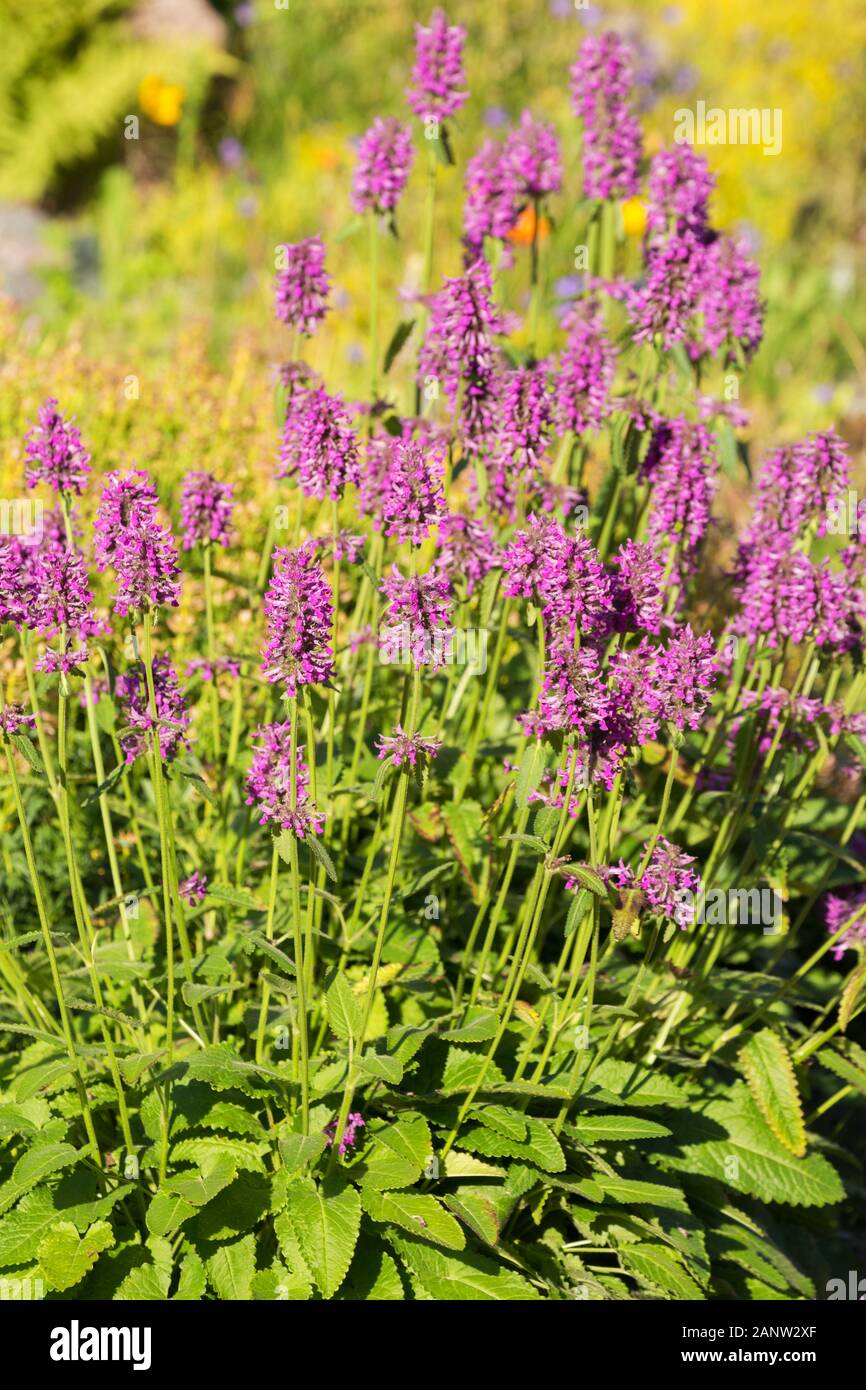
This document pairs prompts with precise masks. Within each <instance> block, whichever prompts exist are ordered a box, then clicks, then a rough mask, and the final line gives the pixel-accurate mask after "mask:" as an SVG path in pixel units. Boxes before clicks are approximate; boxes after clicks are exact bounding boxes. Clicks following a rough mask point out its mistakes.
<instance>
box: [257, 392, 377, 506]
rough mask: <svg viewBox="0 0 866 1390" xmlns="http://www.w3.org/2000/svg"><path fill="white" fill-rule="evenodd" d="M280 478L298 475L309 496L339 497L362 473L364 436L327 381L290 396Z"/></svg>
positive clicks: (278, 475) (335, 498) (282, 446)
mask: <svg viewBox="0 0 866 1390" xmlns="http://www.w3.org/2000/svg"><path fill="white" fill-rule="evenodd" d="M277 477H278V478H287V477H297V480H298V484H299V486H300V488H301V491H302V492H303V493H304V495H305V496H307V497H317V498H319V499H322V498H324V497H330V498H332V499H333V500H334V501H338V500H339V498H341V497H342V495H343V492H344V491H345V488H346V484H347V483H357V482H358V481H359V479H360V469H359V463H358V441H357V439H356V437H355V432H354V430H353V429H352V425H351V421H350V419H349V414H348V411H347V410H346V407H345V405H344V404H343V402H342V400H341V399H340V397H339V396H332V395H331V394H330V393H329V392H328V391H326V390H325V388H324V386H316V387H312V388H311V389H309V390H299V391H296V392H295V393H294V395H293V396H292V397H291V398H290V400H289V402H288V405H287V409H286V418H285V422H284V424H283V432H282V443H281V448H280V467H279V470H278V472H277Z"/></svg>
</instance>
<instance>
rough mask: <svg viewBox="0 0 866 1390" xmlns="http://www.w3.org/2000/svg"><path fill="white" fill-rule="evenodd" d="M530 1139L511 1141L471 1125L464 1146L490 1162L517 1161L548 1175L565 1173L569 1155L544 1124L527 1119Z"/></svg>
mask: <svg viewBox="0 0 866 1390" xmlns="http://www.w3.org/2000/svg"><path fill="white" fill-rule="evenodd" d="M526 1129H527V1135H526V1138H525V1139H524V1140H521V1141H517V1140H515V1139H507V1138H506V1137H505V1135H503V1134H498V1133H496V1132H495V1131H494V1130H492V1129H487V1128H486V1127H485V1126H484V1125H467V1126H466V1127H465V1128H464V1129H463V1130H462V1131H461V1136H460V1140H461V1143H462V1144H463V1145H464V1146H465V1147H466V1148H467V1149H471V1150H472V1151H473V1152H476V1153H480V1154H482V1155H483V1156H484V1157H486V1158H516V1159H519V1160H520V1162H522V1163H534V1164H535V1165H536V1166H537V1167H538V1168H543V1169H544V1171H545V1172H546V1173H562V1172H564V1171H565V1155H564V1154H563V1152H562V1148H561V1147H560V1144H559V1140H558V1139H557V1137H556V1135H555V1134H554V1133H553V1130H552V1129H550V1128H549V1126H548V1125H546V1124H545V1123H544V1121H543V1120H536V1119H534V1118H533V1117H532V1116H531V1115H527V1116H526Z"/></svg>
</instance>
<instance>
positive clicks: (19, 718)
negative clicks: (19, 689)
mask: <svg viewBox="0 0 866 1390" xmlns="http://www.w3.org/2000/svg"><path fill="white" fill-rule="evenodd" d="M35 728H36V720H35V718H34V716H33V715H32V714H28V713H27V711H26V710H25V708H24V706H23V705H6V707H5V708H4V709H0V733H4V734H6V736H7V738H10V737H11V736H12V735H13V734H28V733H30V731H31V730H32V729H35Z"/></svg>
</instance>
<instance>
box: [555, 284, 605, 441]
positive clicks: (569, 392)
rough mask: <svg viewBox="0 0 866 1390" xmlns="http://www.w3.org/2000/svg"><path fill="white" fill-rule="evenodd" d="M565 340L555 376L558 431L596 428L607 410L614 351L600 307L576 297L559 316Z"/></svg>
mask: <svg viewBox="0 0 866 1390" xmlns="http://www.w3.org/2000/svg"><path fill="white" fill-rule="evenodd" d="M563 327H564V328H565V330H566V332H567V333H568V341H567V343H566V345H565V347H564V348H563V351H562V355H561V357H560V361H559V372H558V374H557V377H556V387H555V390H556V401H555V407H554V412H555V418H556V424H557V428H558V429H559V430H560V432H561V433H565V431H566V430H573V431H574V433H575V434H578V435H579V434H583V433H584V431H586V430H597V429H599V428H600V426H601V425H602V424H603V423H604V421H605V420H606V419H607V417H608V415H609V413H610V388H611V385H612V383H613V376H614V371H615V368H616V351H615V349H614V347H613V345H612V343H611V342H610V341H609V339H608V338H607V336H606V334H605V331H604V321H603V319H602V314H601V308H600V306H599V304H598V302H597V301H596V300H594V299H584V300H580V301H579V302H578V303H577V304H575V306H574V308H573V309H570V310H569V312H568V313H567V314H566V316H565V318H564V320H563Z"/></svg>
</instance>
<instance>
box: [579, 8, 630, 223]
mask: <svg viewBox="0 0 866 1390" xmlns="http://www.w3.org/2000/svg"><path fill="white" fill-rule="evenodd" d="M631 85H632V64H631V55H630V52H629V50H628V47H627V46H626V45H625V44H624V43H623V42H622V40H621V39H620V38H619V36H618V35H617V34H614V33H606V34H601V35H599V36H598V37H597V38H596V37H595V36H594V35H590V36H589V37H588V38H586V39H584V41H583V44H582V46H581V49H580V53H579V55H578V59H577V62H576V63H575V64H574V67H573V68H572V70H571V96H572V104H573V106H574V113H575V115H576V116H577V118H578V120H579V121H581V122H582V124H583V193H584V197H585V198H633V197H634V195H635V194H636V193H637V191H638V175H639V171H640V162H641V158H642V155H643V142H642V139H641V132H640V126H639V124H638V122H637V120H636V119H635V116H634V114H633V112H632V110H631V108H630V106H629V95H630V92H631Z"/></svg>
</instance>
